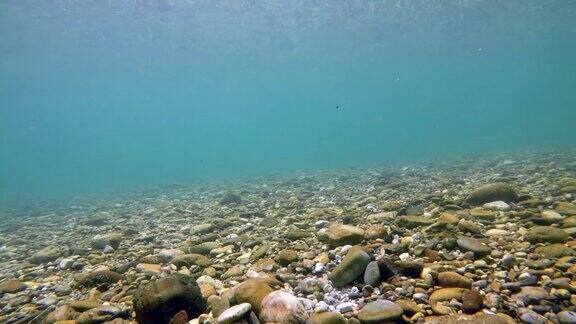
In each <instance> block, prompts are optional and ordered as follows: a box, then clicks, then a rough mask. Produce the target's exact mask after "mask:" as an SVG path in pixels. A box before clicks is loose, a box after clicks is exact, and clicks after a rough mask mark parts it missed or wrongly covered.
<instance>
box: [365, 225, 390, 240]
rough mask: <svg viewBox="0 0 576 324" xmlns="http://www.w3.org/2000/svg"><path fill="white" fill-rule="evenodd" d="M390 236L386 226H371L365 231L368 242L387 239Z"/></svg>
mask: <svg viewBox="0 0 576 324" xmlns="http://www.w3.org/2000/svg"><path fill="white" fill-rule="evenodd" d="M389 235H390V233H389V230H388V228H387V227H386V226H384V225H380V224H376V225H372V226H370V227H369V228H368V229H367V230H366V231H364V237H365V238H366V239H368V240H374V239H379V238H381V239H386V238H387V237H388V236H389Z"/></svg>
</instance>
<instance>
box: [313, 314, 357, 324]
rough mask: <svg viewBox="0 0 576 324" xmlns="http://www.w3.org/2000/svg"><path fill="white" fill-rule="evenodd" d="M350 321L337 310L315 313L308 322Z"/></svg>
mask: <svg viewBox="0 0 576 324" xmlns="http://www.w3.org/2000/svg"><path fill="white" fill-rule="evenodd" d="M347 323H348V321H347V320H346V318H345V317H344V316H342V314H340V313H336V312H323V313H316V314H313V315H312V316H311V317H310V318H309V319H308V320H307V321H306V324H347Z"/></svg>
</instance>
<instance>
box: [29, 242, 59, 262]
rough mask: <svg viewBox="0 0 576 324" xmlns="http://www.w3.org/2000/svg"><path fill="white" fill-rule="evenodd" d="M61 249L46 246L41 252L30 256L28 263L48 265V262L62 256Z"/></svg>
mask: <svg viewBox="0 0 576 324" xmlns="http://www.w3.org/2000/svg"><path fill="white" fill-rule="evenodd" d="M60 250H61V248H59V247H58V246H54V245H52V246H47V247H45V248H43V249H42V250H40V251H38V252H36V253H34V254H33V255H32V257H31V258H30V263H33V264H42V263H48V262H52V261H54V260H56V259H58V258H59V257H61V256H62V253H61V252H60Z"/></svg>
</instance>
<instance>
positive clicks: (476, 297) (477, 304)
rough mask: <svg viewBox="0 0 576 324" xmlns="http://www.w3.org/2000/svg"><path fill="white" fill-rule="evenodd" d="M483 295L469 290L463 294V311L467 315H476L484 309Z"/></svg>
mask: <svg viewBox="0 0 576 324" xmlns="http://www.w3.org/2000/svg"><path fill="white" fill-rule="evenodd" d="M482 302H483V301H482V295H480V293H479V292H478V291H476V290H468V291H466V292H464V293H463V294H462V309H463V310H464V311H465V312H466V313H474V312H477V311H479V310H480V308H482Z"/></svg>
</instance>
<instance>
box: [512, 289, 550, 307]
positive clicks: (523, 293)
mask: <svg viewBox="0 0 576 324" xmlns="http://www.w3.org/2000/svg"><path fill="white" fill-rule="evenodd" d="M512 299H513V300H519V301H522V302H523V303H524V304H538V303H540V301H541V300H545V299H548V292H547V291H546V289H544V288H542V287H532V286H524V287H522V288H521V289H520V292H518V293H516V294H514V295H512Z"/></svg>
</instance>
